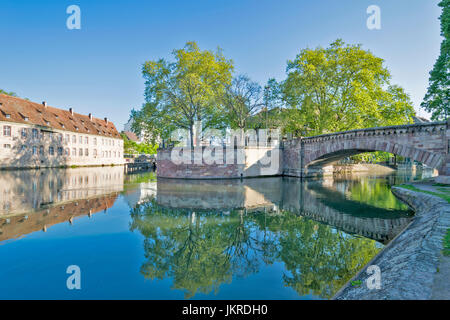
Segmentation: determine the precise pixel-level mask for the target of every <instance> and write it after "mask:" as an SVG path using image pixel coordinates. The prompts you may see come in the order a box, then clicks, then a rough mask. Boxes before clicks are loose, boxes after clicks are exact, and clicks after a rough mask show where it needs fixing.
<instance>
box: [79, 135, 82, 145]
mask: <svg viewBox="0 0 450 320" xmlns="http://www.w3.org/2000/svg"><path fill="white" fill-rule="evenodd" d="M78 142H79V143H80V144H82V143H83V137H82V136H80V139H79V141H78Z"/></svg>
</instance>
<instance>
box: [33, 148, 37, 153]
mask: <svg viewBox="0 0 450 320" xmlns="http://www.w3.org/2000/svg"><path fill="white" fill-rule="evenodd" d="M35 154H37V147H36V146H33V155H35Z"/></svg>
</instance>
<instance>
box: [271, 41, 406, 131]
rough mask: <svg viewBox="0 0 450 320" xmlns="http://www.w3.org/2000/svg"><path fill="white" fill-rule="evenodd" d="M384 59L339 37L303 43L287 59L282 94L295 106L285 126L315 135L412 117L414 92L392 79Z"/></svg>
mask: <svg viewBox="0 0 450 320" xmlns="http://www.w3.org/2000/svg"><path fill="white" fill-rule="evenodd" d="M390 77H391V75H390V73H389V71H388V70H387V69H386V68H385V67H384V66H383V60H382V59H381V58H378V57H376V56H374V55H373V54H372V53H371V52H369V51H365V50H363V49H362V48H361V46H360V45H345V44H344V42H343V41H342V40H337V41H335V42H333V43H332V44H331V46H330V47H329V48H325V49H324V48H321V47H319V48H317V49H314V50H313V49H304V50H302V51H301V52H300V54H298V55H297V57H296V58H295V59H294V60H293V61H288V65H287V79H286V80H285V81H284V82H282V83H281V84H280V86H281V99H282V100H283V101H284V103H285V104H286V105H287V107H288V109H290V111H289V112H288V113H289V116H288V117H287V120H288V123H286V128H288V130H289V131H291V132H293V133H296V134H301V135H303V136H311V135H318V134H324V133H329V132H338V131H345V130H351V129H358V128H367V127H376V126H383V125H396V124H405V123H411V122H412V116H413V115H414V109H413V107H412V104H411V101H410V99H409V96H408V95H407V94H406V93H405V92H404V90H403V89H402V88H400V87H399V86H395V85H391V84H390V82H389V81H390Z"/></svg>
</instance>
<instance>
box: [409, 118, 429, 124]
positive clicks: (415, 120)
mask: <svg viewBox="0 0 450 320" xmlns="http://www.w3.org/2000/svg"><path fill="white" fill-rule="evenodd" d="M412 118H413V121H414V123H415V124H421V123H428V122H430V120H428V119H426V118H424V117H417V116H413V117H412Z"/></svg>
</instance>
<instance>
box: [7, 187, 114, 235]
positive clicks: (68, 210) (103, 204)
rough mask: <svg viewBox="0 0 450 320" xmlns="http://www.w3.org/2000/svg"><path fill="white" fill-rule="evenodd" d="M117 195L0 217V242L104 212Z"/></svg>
mask: <svg viewBox="0 0 450 320" xmlns="http://www.w3.org/2000/svg"><path fill="white" fill-rule="evenodd" d="M117 196H118V193H112V194H106V195H103V196H97V197H94V198H90V199H81V200H77V201H72V202H68V203H64V204H58V205H54V206H51V207H49V208H48V209H43V210H39V211H35V212H32V213H22V214H19V215H14V216H11V217H0V242H1V241H5V240H10V239H16V238H19V237H22V236H24V235H27V234H30V233H32V232H36V231H47V228H50V227H51V226H53V225H56V224H59V223H63V222H69V223H73V221H74V219H76V218H77V217H81V216H86V215H87V216H89V217H90V216H91V215H92V214H95V213H98V212H104V211H105V210H107V209H109V208H111V207H112V206H113V204H114V202H115V201H116V199H117Z"/></svg>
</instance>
